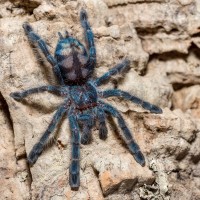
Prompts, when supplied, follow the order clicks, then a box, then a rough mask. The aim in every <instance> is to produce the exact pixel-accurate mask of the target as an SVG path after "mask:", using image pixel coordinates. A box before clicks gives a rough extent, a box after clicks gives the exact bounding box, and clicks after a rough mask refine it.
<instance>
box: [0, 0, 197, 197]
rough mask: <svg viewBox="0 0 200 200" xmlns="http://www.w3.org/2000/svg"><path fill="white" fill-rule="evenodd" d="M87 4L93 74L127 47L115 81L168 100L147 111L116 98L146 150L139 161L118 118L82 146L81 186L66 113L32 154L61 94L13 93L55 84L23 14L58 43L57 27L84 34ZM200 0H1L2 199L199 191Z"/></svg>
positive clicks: (51, 41) (150, 96)
mask: <svg viewBox="0 0 200 200" xmlns="http://www.w3.org/2000/svg"><path fill="white" fill-rule="evenodd" d="M82 7H84V8H86V9H87V11H88V15H89V21H90V24H91V26H92V29H93V32H94V34H95V42H96V48H97V68H96V76H100V75H101V74H103V73H104V72H106V71H107V70H108V69H110V68H111V67H112V66H114V64H116V63H119V62H120V60H122V59H123V58H124V57H128V58H129V59H130V60H131V70H130V71H129V72H128V74H126V75H124V76H121V77H117V78H116V77H115V78H114V79H113V80H112V81H111V82H110V83H109V84H107V85H106V86H105V87H113V86H115V87H118V88H120V89H123V90H126V91H128V92H130V93H131V94H135V95H137V96H139V97H140V98H143V99H145V100H147V101H149V102H151V103H154V104H157V105H159V106H160V107H162V108H163V114H161V115H155V114H150V113H148V112H146V111H145V110H143V109H142V108H140V107H138V106H135V105H134V104H132V103H130V102H128V101H122V99H118V98H109V99H108V101H109V102H110V103H112V104H113V105H114V106H116V107H117V108H118V109H119V110H120V111H121V112H122V113H123V116H124V118H125V120H126V122H127V124H128V126H129V127H130V129H131V131H132V133H133V135H134V137H135V139H136V141H137V142H138V144H139V145H140V147H141V149H142V151H143V152H144V154H145V158H146V163H147V164H146V166H145V167H141V166H140V165H139V164H138V163H136V162H135V160H134V158H133V157H132V155H131V154H130V153H129V151H128V150H127V148H126V146H125V145H124V143H123V141H122V139H121V138H120V137H118V136H119V135H120V131H119V129H118V127H117V124H116V122H115V121H114V120H112V119H109V121H108V127H109V136H108V138H107V140H106V141H101V140H100V139H99V138H98V130H97V129H94V130H93V141H92V143H91V144H89V145H85V146H83V145H82V146H81V186H80V189H79V191H77V192H75V191H71V190H70V187H69V183H68V171H69V163H70V132H69V128H68V121H67V119H64V120H63V122H62V124H61V125H60V126H59V127H58V129H57V130H56V132H55V134H56V137H55V138H54V140H53V142H52V145H51V147H50V148H47V150H46V151H45V152H44V153H43V154H42V155H41V156H40V158H39V159H38V161H37V162H36V164H35V165H34V166H32V167H30V166H28V165H27V163H26V155H27V154H28V153H29V152H30V150H31V148H32V147H33V145H34V144H35V143H36V141H37V140H38V139H39V138H40V136H41V135H42V133H43V132H44V131H45V129H46V128H47V126H48V123H49V122H50V120H51V118H52V115H53V113H54V112H55V110H56V108H57V106H58V105H59V103H60V102H62V99H61V98H58V97H56V96H54V95H52V94H48V93H41V94H38V95H31V96H30V97H27V98H26V100H25V101H23V102H16V101H14V100H13V99H11V97H10V96H9V94H10V93H11V92H14V91H20V90H23V89H28V88H31V87H36V86H41V85H45V84H56V81H55V79H54V77H53V73H52V70H51V67H50V65H49V64H48V63H47V62H46V61H45V59H44V58H43V57H42V56H41V54H40V52H39V53H38V52H37V53H35V52H34V51H33V49H32V48H31V46H30V44H29V42H28V41H27V37H26V36H25V34H24V31H23V28H22V24H23V22H25V21H29V22H30V23H31V25H32V26H33V27H34V29H35V30H36V31H37V33H38V34H39V35H41V37H42V38H44V39H45V41H46V42H47V44H48V45H49V48H50V51H51V52H52V54H53V52H54V49H55V46H56V44H57V40H58V36H57V32H58V31H61V32H64V31H65V30H68V31H69V33H70V34H72V35H74V36H75V37H77V38H79V39H80V40H81V41H84V36H83V32H82V28H81V25H80V23H79V12H80V9H81V8H82ZM199 27H200V1H199V0H117V1H116V0H98V1H95V0H79V1H68V0H55V1H53V0H43V1H42V0H28V1H23V0H1V1H0V49H1V50H0V108H1V109H0V135H1V141H0V174H1V176H0V177H1V178H0V183H1V188H0V193H1V195H0V199H13V200H18V199H19V200H21V199H23V200H25V199H44V200H46V199H52V200H62V199H74V200H77V199H84V200H85V199H94V200H96V199H98V200H101V199H107V200H117V199H120V200H121V199H134V200H138V199H159V200H160V199H164V200H165V199H166V200H167V199H172V200H178V199H181V200H190V199H192V200H198V199H200V131H199V128H200V126H199V122H200V119H199V118H200V87H199V83H200V53H199V52H200V50H199V47H200V39H199V35H200V28H199Z"/></svg>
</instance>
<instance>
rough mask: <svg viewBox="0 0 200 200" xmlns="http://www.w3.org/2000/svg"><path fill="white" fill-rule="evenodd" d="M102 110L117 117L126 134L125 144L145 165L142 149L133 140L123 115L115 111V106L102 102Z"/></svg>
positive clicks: (136, 158) (137, 159)
mask: <svg viewBox="0 0 200 200" xmlns="http://www.w3.org/2000/svg"><path fill="white" fill-rule="evenodd" d="M101 103H102V108H103V110H104V111H105V112H108V113H110V114H111V115H112V116H113V117H116V118H117V120H118V124H119V126H120V128H121V130H122V131H123V134H124V138H125V142H126V144H127V146H128V148H129V150H130V151H131V153H132V154H133V156H134V158H135V160H136V161H137V162H138V163H139V164H140V165H142V166H144V165H145V159H144V156H143V154H142V152H141V151H140V148H139V146H138V144H137V143H136V142H135V140H134V139H133V137H132V135H131V132H130V130H129V129H128V127H127V125H126V123H125V121H124V119H123V117H122V116H121V114H120V113H119V111H118V110H117V109H115V108H114V107H113V106H111V105H109V104H107V103H104V102H102V101H101Z"/></svg>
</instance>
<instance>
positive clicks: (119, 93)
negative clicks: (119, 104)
mask: <svg viewBox="0 0 200 200" xmlns="http://www.w3.org/2000/svg"><path fill="white" fill-rule="evenodd" d="M101 94H102V97H104V98H107V97H111V96H117V97H123V98H124V99H127V100H130V101H132V102H133V103H135V104H138V105H141V106H142V107H143V108H144V109H146V110H149V111H150V112H151V113H156V114H161V113H162V109H161V108H159V107H158V106H156V105H153V104H151V103H149V102H147V101H143V100H141V99H139V98H138V97H136V96H133V95H131V94H129V93H128V92H124V91H122V90H118V89H112V90H105V91H103V92H102V93H101Z"/></svg>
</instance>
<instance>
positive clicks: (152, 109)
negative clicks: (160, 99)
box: [150, 105, 163, 114]
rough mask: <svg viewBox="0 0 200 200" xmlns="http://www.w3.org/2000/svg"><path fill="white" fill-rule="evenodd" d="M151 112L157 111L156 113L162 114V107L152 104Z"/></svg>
mask: <svg viewBox="0 0 200 200" xmlns="http://www.w3.org/2000/svg"><path fill="white" fill-rule="evenodd" d="M150 112H151V113H155V114H162V113H163V111H162V109H161V108H159V107H158V106H155V105H152V107H151V109H150Z"/></svg>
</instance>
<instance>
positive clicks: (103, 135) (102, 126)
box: [97, 107, 108, 140]
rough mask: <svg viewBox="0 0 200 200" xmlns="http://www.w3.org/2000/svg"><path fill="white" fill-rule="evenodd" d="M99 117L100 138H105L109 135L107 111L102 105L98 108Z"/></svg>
mask: <svg viewBox="0 0 200 200" xmlns="http://www.w3.org/2000/svg"><path fill="white" fill-rule="evenodd" d="M97 118H98V121H99V138H100V139H101V140H105V139H106V138H107V135H108V129H107V127H106V121H105V120H106V116H105V112H104V111H103V110H102V109H101V108H100V107H98V108H97Z"/></svg>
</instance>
